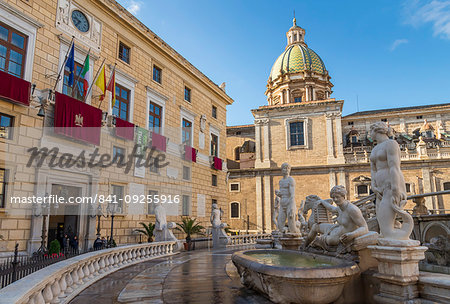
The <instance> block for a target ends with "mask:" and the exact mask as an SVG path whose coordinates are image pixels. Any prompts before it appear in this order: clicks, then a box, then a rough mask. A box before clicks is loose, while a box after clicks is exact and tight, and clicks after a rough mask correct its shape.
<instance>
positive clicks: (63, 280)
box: [58, 273, 67, 298]
mask: <svg viewBox="0 0 450 304" xmlns="http://www.w3.org/2000/svg"><path fill="white" fill-rule="evenodd" d="M66 276H67V273H64V274H63V275H62V276H61V278H60V279H59V282H58V283H59V289H60V293H59V296H58V297H59V298H64V297H65V291H66V289H67V282H66Z"/></svg>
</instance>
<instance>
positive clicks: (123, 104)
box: [112, 83, 130, 121]
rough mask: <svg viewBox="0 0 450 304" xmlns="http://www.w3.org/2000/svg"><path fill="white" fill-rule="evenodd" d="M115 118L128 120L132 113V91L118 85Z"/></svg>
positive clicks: (114, 109)
mask: <svg viewBox="0 0 450 304" xmlns="http://www.w3.org/2000/svg"><path fill="white" fill-rule="evenodd" d="M112 111H113V116H116V117H119V118H120V119H123V120H127V121H128V118H129V112H130V90H128V89H126V88H124V87H123V86H121V85H119V84H117V83H116V103H115V104H114V107H113V109H112Z"/></svg>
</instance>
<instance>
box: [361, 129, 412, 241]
mask: <svg viewBox="0 0 450 304" xmlns="http://www.w3.org/2000/svg"><path fill="white" fill-rule="evenodd" d="M388 133H389V128H388V126H387V125H386V124H385V123H384V122H382V121H380V122H377V123H374V124H373V125H372V126H371V127H370V137H371V138H372V139H373V140H374V141H376V143H377V145H376V146H375V147H374V148H373V150H372V153H371V154H370V168H371V175H372V191H373V192H374V193H375V194H376V214H377V220H378V224H379V226H380V233H381V238H385V239H394V240H409V236H410V235H411V232H412V230H413V228H414V221H413V218H412V217H411V215H410V214H409V213H408V212H406V211H404V210H403V207H404V206H405V204H406V198H407V195H406V186H405V180H404V178H403V174H402V172H401V170H400V148H399V145H398V143H397V142H396V141H395V140H393V139H389V136H388ZM397 214H398V215H400V217H401V218H402V220H403V223H402V225H401V227H400V228H396V227H395V225H396V220H395V218H396V216H397ZM397 223H398V222H397Z"/></svg>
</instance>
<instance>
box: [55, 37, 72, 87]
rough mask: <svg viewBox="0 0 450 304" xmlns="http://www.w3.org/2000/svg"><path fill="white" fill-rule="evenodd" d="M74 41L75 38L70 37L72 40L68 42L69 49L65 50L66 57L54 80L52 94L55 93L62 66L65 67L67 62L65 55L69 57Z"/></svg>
mask: <svg viewBox="0 0 450 304" xmlns="http://www.w3.org/2000/svg"><path fill="white" fill-rule="evenodd" d="M74 39H75V36H72V40H70V44H69V48H68V49H67V53H66V57H65V58H64V62H63V64H62V65H61V69H59V73H58V78H56V83H55V86H54V87H53V92H55V90H56V86H57V85H58V82H59V79H60V78H61V72H62V71H63V69H64V66H65V65H66V61H67V57H68V56H67V55H69V52H70V50H71V49H72V45H73V40H74Z"/></svg>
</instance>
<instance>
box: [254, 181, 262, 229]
mask: <svg viewBox="0 0 450 304" xmlns="http://www.w3.org/2000/svg"><path fill="white" fill-rule="evenodd" d="M255 179H256V185H255V186H256V208H255V209H256V226H257V227H256V229H258V230H261V231H262V228H263V227H262V208H263V193H262V190H263V189H262V176H256V178H255Z"/></svg>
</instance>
